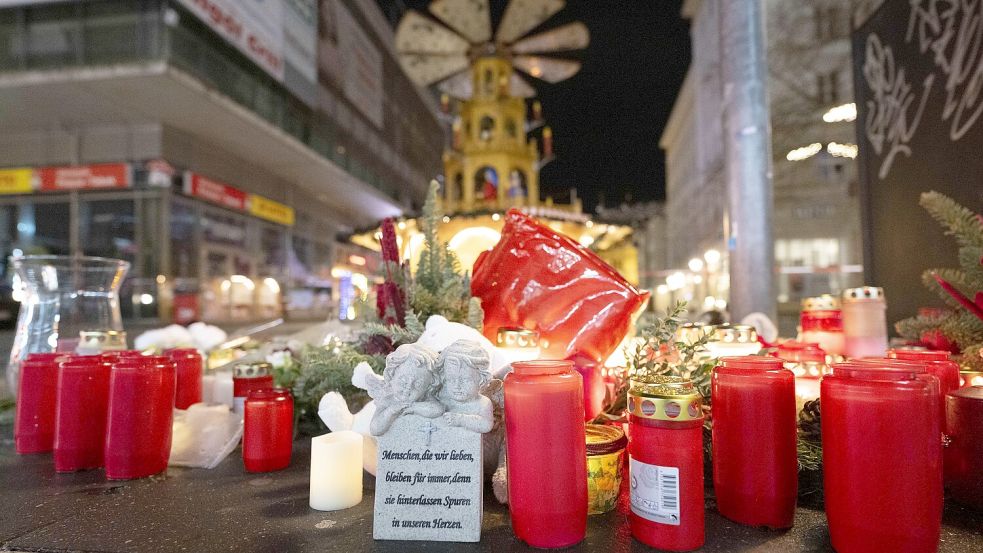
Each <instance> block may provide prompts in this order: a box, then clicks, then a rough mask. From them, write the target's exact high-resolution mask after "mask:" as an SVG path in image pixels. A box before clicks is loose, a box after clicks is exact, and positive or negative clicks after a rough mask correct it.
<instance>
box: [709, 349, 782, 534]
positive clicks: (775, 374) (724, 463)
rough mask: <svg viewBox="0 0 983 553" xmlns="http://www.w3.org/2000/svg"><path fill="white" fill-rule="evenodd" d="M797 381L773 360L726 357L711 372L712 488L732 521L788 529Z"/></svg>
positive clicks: (779, 361)
mask: <svg viewBox="0 0 983 553" xmlns="http://www.w3.org/2000/svg"><path fill="white" fill-rule="evenodd" d="M795 380H796V378H795V376H793V374H792V371H790V370H788V369H786V368H785V367H784V365H783V362H782V360H781V359H777V358H774V357H754V356H751V357H724V358H723V359H721V360H720V364H719V365H718V366H717V367H715V368H714V369H713V376H712V381H711V394H712V398H713V431H712V436H713V454H714V455H713V488H714V491H715V492H716V495H717V510H719V511H720V514H722V515H723V516H725V517H727V518H729V519H731V520H733V521H735V522H739V523H741V524H747V525H749V526H767V527H769V528H790V527H791V526H792V519H793V517H794V516H795V500H796V496H797V491H798V472H799V467H798V459H797V456H796V433H797V426H796V420H797V418H796V413H797V412H796V408H795Z"/></svg>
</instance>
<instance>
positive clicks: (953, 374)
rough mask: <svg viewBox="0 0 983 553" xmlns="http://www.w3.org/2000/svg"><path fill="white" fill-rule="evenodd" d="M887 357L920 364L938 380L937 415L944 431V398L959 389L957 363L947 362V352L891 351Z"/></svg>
mask: <svg viewBox="0 0 983 553" xmlns="http://www.w3.org/2000/svg"><path fill="white" fill-rule="evenodd" d="M887 356H888V357H889V358H892V359H901V360H904V361H916V362H919V363H922V364H924V365H925V371H926V372H927V373H928V374H931V375H934V376H935V377H936V378H938V379H939V413H940V417H941V420H942V429H943V431H945V429H946V424H945V396H947V395H949V394H950V393H951V392H953V391H955V390H957V389H959V363H956V362H955V361H950V360H949V352H948V351H933V350H913V349H892V350H888V352H887Z"/></svg>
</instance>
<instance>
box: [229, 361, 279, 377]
mask: <svg viewBox="0 0 983 553" xmlns="http://www.w3.org/2000/svg"><path fill="white" fill-rule="evenodd" d="M232 373H233V376H235V377H236V378H256V377H257V376H267V375H269V374H273V365H270V364H269V363H266V362H259V363H239V364H237V365H236V366H235V367H233V368H232Z"/></svg>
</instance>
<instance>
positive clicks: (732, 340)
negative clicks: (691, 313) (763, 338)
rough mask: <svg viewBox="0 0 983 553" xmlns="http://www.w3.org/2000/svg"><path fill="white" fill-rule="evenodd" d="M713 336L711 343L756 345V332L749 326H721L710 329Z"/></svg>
mask: <svg viewBox="0 0 983 553" xmlns="http://www.w3.org/2000/svg"><path fill="white" fill-rule="evenodd" d="M710 328H711V329H712V331H713V336H712V337H711V338H710V341H712V342H724V343H725V344H756V343H758V331H757V330H755V329H754V327H753V326H751V325H732V324H722V325H715V326H712V327H710Z"/></svg>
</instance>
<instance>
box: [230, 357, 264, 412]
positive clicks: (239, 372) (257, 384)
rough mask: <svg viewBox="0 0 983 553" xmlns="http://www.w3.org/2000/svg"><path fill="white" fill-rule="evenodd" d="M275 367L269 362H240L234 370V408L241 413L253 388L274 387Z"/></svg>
mask: <svg viewBox="0 0 983 553" xmlns="http://www.w3.org/2000/svg"><path fill="white" fill-rule="evenodd" d="M272 372H273V367H272V366H271V365H270V364H269V363H240V364H238V365H236V366H235V368H233V370H232V410H233V411H234V412H236V413H239V414H240V415H241V414H243V407H244V405H245V403H246V397H247V396H248V395H249V392H252V391H253V390H268V389H270V388H272V387H273V374H272Z"/></svg>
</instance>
